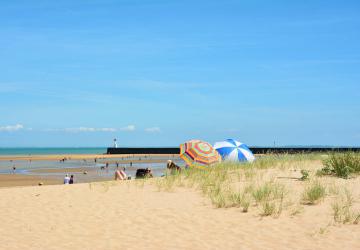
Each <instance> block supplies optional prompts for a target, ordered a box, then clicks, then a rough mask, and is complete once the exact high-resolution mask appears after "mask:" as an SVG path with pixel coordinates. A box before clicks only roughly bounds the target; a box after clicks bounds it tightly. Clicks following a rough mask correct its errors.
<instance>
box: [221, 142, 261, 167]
mask: <svg viewBox="0 0 360 250" xmlns="http://www.w3.org/2000/svg"><path fill="white" fill-rule="evenodd" d="M214 148H215V149H216V150H217V151H218V152H219V154H220V155H221V157H222V159H223V160H226V161H249V162H252V161H254V160H255V156H254V155H253V153H252V152H251V150H250V149H249V148H248V147H247V146H246V145H245V144H244V143H241V142H238V141H235V140H233V139H227V140H225V141H221V142H216V143H215V145H214Z"/></svg>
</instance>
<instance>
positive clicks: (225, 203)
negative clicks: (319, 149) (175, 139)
mask: <svg viewBox="0 0 360 250" xmlns="http://www.w3.org/2000/svg"><path fill="white" fill-rule="evenodd" d="M330 157H331V155H330V156H327V155H324V154H296V155H287V154H285V155H269V156H264V157H258V158H257V160H256V161H255V162H253V163H242V164H239V163H230V162H222V163H219V164H217V165H216V166H214V167H210V168H208V169H206V170H202V169H193V168H190V169H183V170H182V171H181V172H176V173H174V174H170V173H168V174H167V175H166V176H165V177H163V178H158V179H156V180H154V181H155V184H156V186H157V188H158V190H159V191H161V190H164V191H170V192H171V191H173V190H174V189H175V188H178V187H185V188H194V189H196V190H199V191H200V192H201V193H202V194H203V195H204V196H205V197H207V198H208V199H209V200H210V201H211V204H212V205H213V206H214V207H215V208H237V209H240V211H241V212H244V213H246V212H251V213H255V214H257V215H259V216H272V217H279V216H280V215H281V214H282V213H283V211H284V210H286V209H288V210H289V212H288V214H289V215H291V216H295V215H300V214H301V213H302V212H303V211H304V209H305V207H306V206H305V207H304V205H315V204H319V203H320V202H321V201H323V200H324V199H325V197H326V195H327V192H328V193H329V195H337V192H338V191H337V187H335V185H332V183H331V182H329V180H327V179H324V180H322V177H315V176H314V174H315V172H316V169H321V168H322V167H323V166H324V165H323V164H325V162H326V159H329V158H330ZM314 166H315V168H314ZM279 174H281V176H282V177H278V175H279ZM287 174H289V175H290V176H289V177H286V175H287ZM292 176H297V177H292ZM279 178H280V179H279ZM325 180H326V181H325ZM286 182H290V183H291V184H290V186H289V187H288V186H286V185H285V183H286ZM291 185H301V187H302V186H304V190H303V192H302V193H293V190H292V186H291ZM300 190H301V188H300ZM331 197H333V196H331ZM337 202H338V203H336V202H334V205H333V206H332V209H333V213H334V219H335V218H336V219H335V220H336V221H352V223H354V224H355V222H356V223H357V222H358V221H359V220H360V218H358V217H357V215H358V214H356V212H354V211H353V212H352V213H351V214H352V215H351V216H352V217H351V218H352V219H348V218H349V215H347V214H349V213H350V212H347V210H346V207H348V206H344V205H343V204H344V201H342V200H338V201H337ZM341 202H342V203H341ZM345 203H346V202H345ZM351 211H352V210H351ZM344 218H346V219H344Z"/></svg>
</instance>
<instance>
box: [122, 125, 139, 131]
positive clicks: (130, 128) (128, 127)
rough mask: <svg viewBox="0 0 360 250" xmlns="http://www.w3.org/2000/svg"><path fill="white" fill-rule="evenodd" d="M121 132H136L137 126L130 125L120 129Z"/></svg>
mask: <svg viewBox="0 0 360 250" xmlns="http://www.w3.org/2000/svg"><path fill="white" fill-rule="evenodd" d="M119 130H120V131H129V132H130V131H134V130H135V126H134V125H128V126H126V127H123V128H120V129H119Z"/></svg>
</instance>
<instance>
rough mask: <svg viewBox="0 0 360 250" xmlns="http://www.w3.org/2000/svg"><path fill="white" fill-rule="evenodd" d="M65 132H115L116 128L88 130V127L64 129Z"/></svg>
mask: <svg viewBox="0 0 360 250" xmlns="http://www.w3.org/2000/svg"><path fill="white" fill-rule="evenodd" d="M64 131H65V132H72V133H77V132H116V128H89V127H79V128H65V129H64Z"/></svg>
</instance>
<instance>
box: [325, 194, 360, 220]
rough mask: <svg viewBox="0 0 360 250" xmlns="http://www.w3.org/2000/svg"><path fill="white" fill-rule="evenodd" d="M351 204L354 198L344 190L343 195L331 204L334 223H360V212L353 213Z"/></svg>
mask: <svg viewBox="0 0 360 250" xmlns="http://www.w3.org/2000/svg"><path fill="white" fill-rule="evenodd" d="M353 203H354V198H353V197H352V195H351V193H350V192H349V190H347V189H345V191H344V194H343V195H342V196H341V197H340V198H338V199H337V200H336V201H335V202H334V203H333V204H332V209H333V213H334V220H335V222H338V223H342V224H359V223H360V211H358V212H355V211H353V209H352V206H353Z"/></svg>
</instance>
